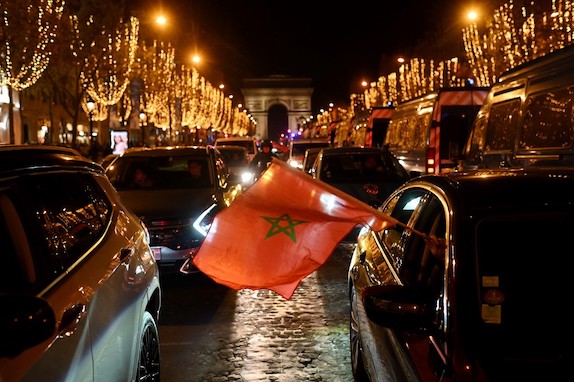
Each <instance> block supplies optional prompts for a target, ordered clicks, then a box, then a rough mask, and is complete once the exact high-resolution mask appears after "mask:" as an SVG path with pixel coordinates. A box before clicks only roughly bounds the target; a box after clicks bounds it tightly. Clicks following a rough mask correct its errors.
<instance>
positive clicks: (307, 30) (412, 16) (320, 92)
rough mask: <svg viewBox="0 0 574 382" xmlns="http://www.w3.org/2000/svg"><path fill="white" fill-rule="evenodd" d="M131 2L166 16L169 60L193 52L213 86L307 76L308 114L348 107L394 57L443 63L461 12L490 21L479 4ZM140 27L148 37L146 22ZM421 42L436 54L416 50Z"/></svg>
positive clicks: (440, 0)
mask: <svg viewBox="0 0 574 382" xmlns="http://www.w3.org/2000/svg"><path fill="white" fill-rule="evenodd" d="M138 3H139V6H140V7H142V8H141V9H146V10H148V9H149V10H150V12H151V11H153V10H157V9H159V8H162V9H163V11H164V12H165V13H166V14H168V17H170V20H172V24H171V26H170V29H169V32H167V31H164V32H162V33H163V34H162V35H161V36H162V37H163V38H164V39H168V40H170V41H173V42H174V44H176V54H177V55H180V56H189V55H191V53H192V52H193V51H194V50H195V49H197V52H198V53H199V54H200V55H201V56H202V57H203V59H204V61H203V63H202V64H201V65H202V66H201V67H198V69H199V71H200V73H201V74H203V75H204V76H205V77H206V78H207V79H208V80H210V81H211V82H212V83H213V84H214V85H217V84H216V83H218V82H223V83H225V84H226V86H227V90H228V91H229V92H231V93H236V94H238V93H239V89H240V88H241V83H242V80H243V79H244V78H253V77H260V76H269V75H287V76H293V77H305V78H311V79H312V80H313V86H314V89H315V91H314V93H313V110H314V111H316V110H318V109H319V108H322V107H326V106H327V105H328V103H329V102H343V103H348V102H349V97H350V94H352V93H356V92H359V91H361V89H360V86H359V84H360V81H361V80H362V79H367V80H376V79H377V78H378V77H379V76H380V75H382V74H385V75H386V74H389V73H391V72H392V71H394V70H396V64H394V63H395V60H396V58H397V57H398V56H405V57H407V58H408V57H422V58H439V59H445V58H450V57H439V56H441V55H448V54H449V53H450V52H454V50H456V49H457V48H460V46H462V38H461V29H462V25H463V24H462V23H463V22H464V15H465V14H466V11H467V9H468V8H469V7H471V6H473V3H475V4H480V5H481V6H482V7H483V8H487V9H485V12H486V13H487V14H488V15H491V14H492V8H493V7H492V6H488V5H487V4H488V3H493V2H492V1H491V2H488V1H481V2H478V1H468V0H467V1H461V0H450V1H447V0H434V1H428V0H418V1H417V0H397V1H394V0H393V1H383V0H379V1H376V2H373V1H350V2H348V3H343V4H338V3H337V2H332V1H329V2H327V1H313V0H306V1H301V0H289V1H285V2H276V1H268V0H267V1H264V0H244V1H217V0H209V1H207V0H153V1H151V0H139V1H138ZM140 19H142V18H141V17H140ZM152 26H153V25H152ZM140 28H141V33H149V32H150V31H149V28H150V25H149V24H147V25H146V24H145V23H142V25H141V26H140ZM146 28H148V29H147V30H146ZM429 38H430V39H431V40H432V41H435V42H436V44H437V48H433V46H434V44H433V46H431V44H420V42H421V41H427V40H428V39H429ZM459 45H460V46H459ZM415 48H416V49H415ZM421 49H422V50H421ZM453 49H454V50H453ZM425 50H426V51H425ZM430 54H433V55H436V56H437V57H427V56H428V55H430ZM454 54H456V52H454Z"/></svg>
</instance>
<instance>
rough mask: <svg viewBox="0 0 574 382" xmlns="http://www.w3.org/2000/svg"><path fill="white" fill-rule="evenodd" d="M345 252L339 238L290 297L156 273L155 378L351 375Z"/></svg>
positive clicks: (217, 380) (220, 381) (336, 381)
mask: <svg viewBox="0 0 574 382" xmlns="http://www.w3.org/2000/svg"><path fill="white" fill-rule="evenodd" d="M351 252H352V245H350V244H345V245H339V246H338V247H337V249H336V250H335V252H334V253H333V254H332V255H331V257H330V258H329V259H328V260H327V262H326V263H325V264H324V265H323V266H321V267H320V268H319V270H318V271H316V272H314V273H313V274H311V275H310V276H308V277H307V278H305V279H304V280H303V281H302V282H301V284H300V285H299V287H298V288H297V290H296V291H295V293H294V295H293V296H292V297H291V299H290V300H285V299H284V298H283V297H281V296H279V295H278V294H276V293H275V292H271V291H268V290H258V291H253V290H247V289H245V290H241V291H234V290H231V289H229V288H227V287H225V286H221V285H219V284H215V283H213V282H212V281H211V280H210V279H208V278H207V277H205V276H200V277H194V278H182V277H162V283H163V290H164V299H163V307H162V314H161V318H160V327H159V330H160V344H161V362H162V364H161V380H162V381H163V382H170V381H178V382H179V381H194V382H195V381H209V382H227V381H245V382H252V381H253V382H255V381H279V382H291V381H293V382H294V381H329V382H347V381H349V382H352V381H353V377H352V374H351V366H350V354H349V328H348V325H349V318H348V315H349V308H348V307H349V302H348V295H347V290H346V285H347V282H346V274H347V268H348V264H349V260H350V256H351ZM196 276H197V275H196Z"/></svg>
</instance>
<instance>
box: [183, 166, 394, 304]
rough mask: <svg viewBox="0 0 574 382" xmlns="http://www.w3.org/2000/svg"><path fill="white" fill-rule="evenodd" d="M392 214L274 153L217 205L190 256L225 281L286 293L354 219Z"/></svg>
mask: <svg viewBox="0 0 574 382" xmlns="http://www.w3.org/2000/svg"><path fill="white" fill-rule="evenodd" d="M396 223H397V221H396V220H395V219H394V218H392V217H390V216H388V215H385V214H383V213H381V212H379V211H377V210H376V209H374V208H372V207H371V206H369V205H368V204H366V203H364V202H362V201H360V200H358V199H356V198H354V197H352V196H350V195H348V194H346V193H344V192H342V191H340V190H338V189H336V188H334V187H332V186H330V185H328V184H326V183H324V182H321V181H318V180H315V179H313V178H312V177H311V176H309V175H308V174H305V173H304V172H302V171H301V170H297V169H294V168H292V167H290V166H289V165H287V164H286V163H284V162H283V161H281V160H279V159H273V162H272V163H271V165H270V167H269V168H268V169H267V170H266V171H265V172H264V173H263V175H262V177H261V178H260V179H259V180H257V181H256V182H255V183H254V184H253V185H252V186H251V187H249V188H248V189H247V190H246V191H245V192H244V193H243V194H241V195H240V196H239V197H237V198H236V199H235V201H233V202H232V203H231V205H229V206H228V207H227V208H225V209H223V210H222V211H221V212H219V213H218V214H217V215H216V217H215V219H214V221H213V224H212V225H211V228H210V229H209V232H208V234H207V236H206V238H205V240H204V242H203V243H202V245H201V247H200V248H199V251H198V252H197V254H196V256H195V258H194V259H193V262H194V264H195V266H197V268H198V269H199V270H200V271H201V272H203V273H204V274H206V275H207V276H209V277H211V278H212V279H213V280H214V281H216V282H217V283H220V284H223V285H226V286H228V287H230V288H233V289H236V290H239V289H253V290H256V289H269V290H272V291H274V292H276V293H278V294H279V295H281V296H283V297H284V298H285V299H290V298H291V296H292V295H293V293H294V291H295V289H296V288H297V286H298V285H299V283H300V282H301V281H302V280H303V279H304V278H305V277H306V276H308V275H309V274H311V273H312V272H314V271H315V270H317V269H318V268H319V267H320V266H321V265H322V264H323V263H325V261H326V260H327V259H328V258H329V256H330V255H331V253H332V252H333V251H334V249H335V247H336V246H337V244H338V243H339V242H340V241H341V240H342V239H343V238H344V237H345V236H346V235H347V234H348V233H349V232H350V231H351V230H352V229H353V228H354V227H355V226H356V225H357V224H360V225H368V226H370V227H371V228H373V229H374V230H376V231H379V230H382V229H384V228H386V227H389V226H393V225H395V224H396Z"/></svg>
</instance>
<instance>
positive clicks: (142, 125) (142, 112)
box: [140, 110, 146, 146]
mask: <svg viewBox="0 0 574 382" xmlns="http://www.w3.org/2000/svg"><path fill="white" fill-rule="evenodd" d="M145 117H146V115H145V111H144V110H142V111H140V128H141V131H142V146H145V135H144V131H145V129H144V122H145Z"/></svg>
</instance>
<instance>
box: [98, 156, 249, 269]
mask: <svg viewBox="0 0 574 382" xmlns="http://www.w3.org/2000/svg"><path fill="white" fill-rule="evenodd" d="M198 170H199V172H197V171H198ZM192 172H193V174H192ZM106 174H107V176H108V177H109V178H110V180H111V182H112V184H113V185H114V187H115V188H116V189H117V190H118V193H119V194H120V197H121V198H122V201H123V202H124V204H125V205H126V206H127V207H128V208H130V209H131V210H132V211H134V212H135V213H136V214H137V216H140V217H141V219H142V220H143V221H144V223H145V224H146V226H147V227H148V230H149V234H150V245H151V248H152V250H153V254H154V257H155V259H156V260H157V263H158V265H159V266H160V272H164V273H168V272H169V273H173V272H174V271H175V272H179V271H181V272H183V273H186V274H188V273H197V272H199V270H198V269H197V268H196V267H195V266H194V265H193V262H192V261H190V260H191V259H193V257H194V256H195V254H196V252H197V250H198V249H199V246H200V245H201V243H202V242H203V239H204V238H205V236H206V235H207V231H208V230H209V227H210V226H211V223H212V221H213V218H214V217H215V215H216V214H217V212H219V211H221V209H223V208H225V207H227V206H228V205H229V204H230V203H231V202H232V201H233V199H235V197H236V196H237V195H238V194H239V193H240V187H236V186H233V185H230V184H229V183H228V177H229V169H228V167H227V165H226V164H225V160H224V159H223V156H222V155H221V153H220V152H219V150H217V149H216V148H215V147H214V146H173V147H169V146H162V147H155V148H141V147H140V148H130V149H128V150H126V151H125V152H124V154H123V155H121V156H120V157H118V158H117V159H116V160H115V161H114V162H113V164H112V165H111V166H109V167H108V168H107V170H106ZM192 175H197V176H198V177H197V179H194V178H193V176H192Z"/></svg>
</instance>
